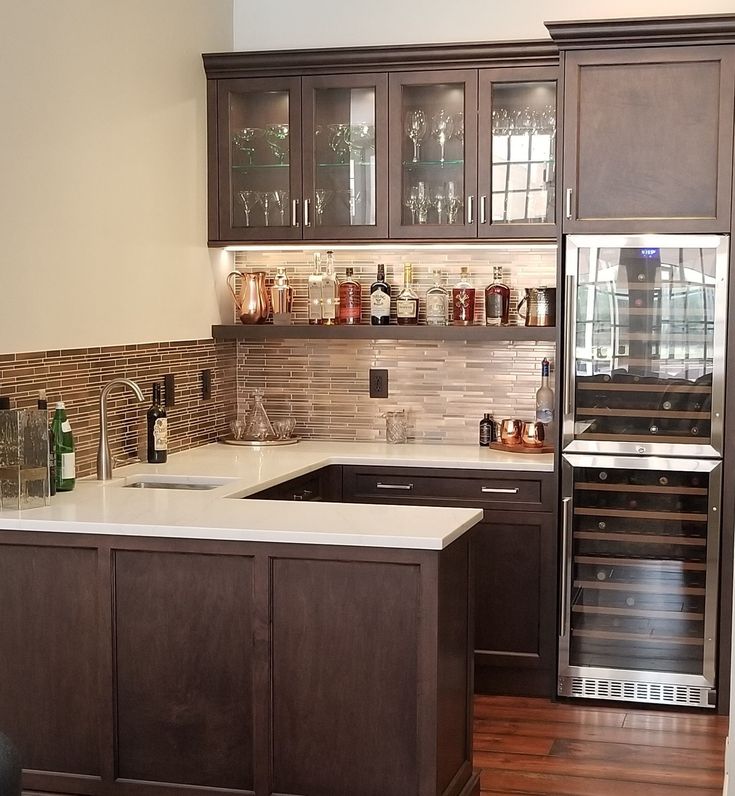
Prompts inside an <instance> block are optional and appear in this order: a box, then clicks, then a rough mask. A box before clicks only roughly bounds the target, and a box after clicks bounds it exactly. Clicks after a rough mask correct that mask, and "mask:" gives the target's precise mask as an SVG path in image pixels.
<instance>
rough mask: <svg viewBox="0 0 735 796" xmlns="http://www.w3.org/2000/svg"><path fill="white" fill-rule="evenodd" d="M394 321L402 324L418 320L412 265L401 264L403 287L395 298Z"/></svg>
mask: <svg viewBox="0 0 735 796" xmlns="http://www.w3.org/2000/svg"><path fill="white" fill-rule="evenodd" d="M396 321H397V322H398V323H399V324H401V326H404V325H406V324H417V323H418V322H419V297H418V296H417V295H416V291H415V290H414V289H413V266H412V265H411V263H405V264H404V266H403V287H402V288H401V292H400V293H399V294H398V298H397V299H396Z"/></svg>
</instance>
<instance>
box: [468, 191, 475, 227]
mask: <svg viewBox="0 0 735 796" xmlns="http://www.w3.org/2000/svg"><path fill="white" fill-rule="evenodd" d="M467 223H468V224H474V223H475V197H474V196H470V195H468V196H467Z"/></svg>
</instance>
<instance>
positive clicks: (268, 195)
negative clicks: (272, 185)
mask: <svg viewBox="0 0 735 796" xmlns="http://www.w3.org/2000/svg"><path fill="white" fill-rule="evenodd" d="M256 193H257V196H258V202H259V203H260V205H261V206H262V208H263V218H264V220H265V226H266V227H268V226H270V223H271V221H270V210H271V200H272V199H273V192H272V191H257V192H256Z"/></svg>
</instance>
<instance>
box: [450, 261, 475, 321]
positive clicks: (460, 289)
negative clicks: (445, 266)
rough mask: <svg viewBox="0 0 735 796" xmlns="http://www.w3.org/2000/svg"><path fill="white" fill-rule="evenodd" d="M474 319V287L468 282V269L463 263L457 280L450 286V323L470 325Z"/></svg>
mask: <svg viewBox="0 0 735 796" xmlns="http://www.w3.org/2000/svg"><path fill="white" fill-rule="evenodd" d="M474 321H475V288H474V287H472V282H470V269H469V267H468V266H466V265H463V266H462V268H461V269H460V276H459V282H457V284H456V285H455V286H454V287H453V288H452V323H453V324H454V325H455V326H470V325H471V324H473V323H474Z"/></svg>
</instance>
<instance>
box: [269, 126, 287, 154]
mask: <svg viewBox="0 0 735 796" xmlns="http://www.w3.org/2000/svg"><path fill="white" fill-rule="evenodd" d="M287 138H288V125H287V124H269V125H268V126H267V127H266V128H265V141H266V143H267V144H268V146H269V147H270V148H271V152H272V153H273V156H274V157H275V159H276V161H277V162H278V163H283V162H284V160H285V159H286V154H287V150H286V149H285V148H284V147H283V142H284V141H285V140H286V139H287Z"/></svg>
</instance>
